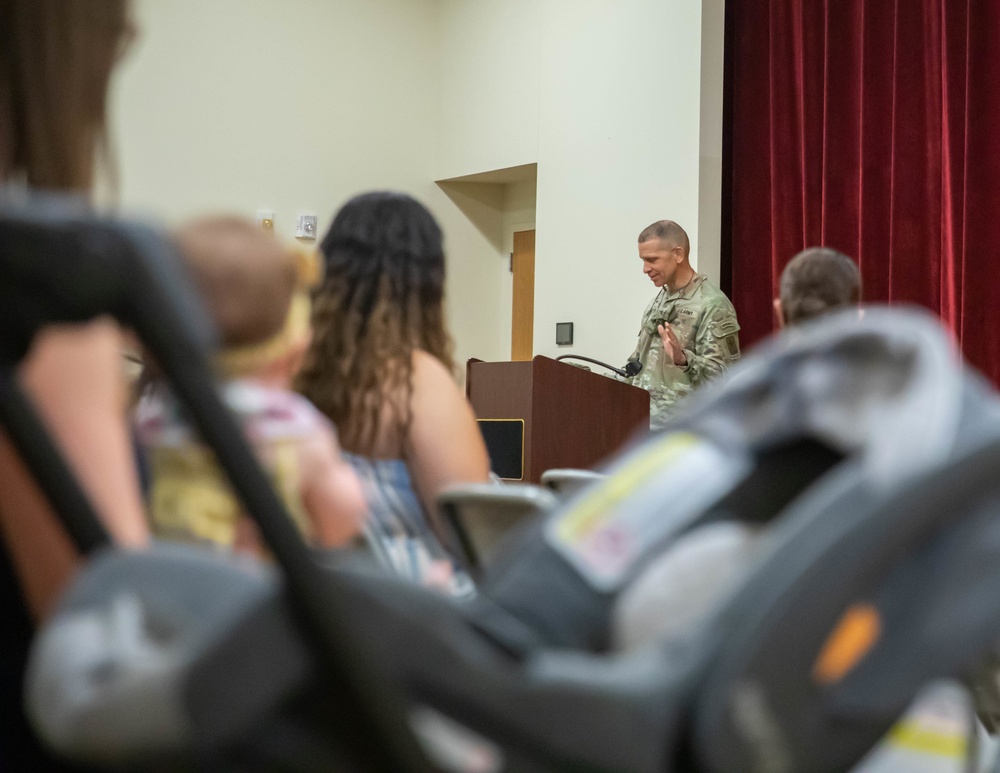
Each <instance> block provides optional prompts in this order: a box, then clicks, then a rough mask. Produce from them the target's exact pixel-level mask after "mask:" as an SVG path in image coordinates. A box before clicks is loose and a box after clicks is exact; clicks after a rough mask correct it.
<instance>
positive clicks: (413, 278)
mask: <svg viewBox="0 0 1000 773" xmlns="http://www.w3.org/2000/svg"><path fill="white" fill-rule="evenodd" d="M321 250H322V252H323V255H324V259H325V264H326V278H325V280H324V282H323V285H322V287H321V288H320V290H319V291H318V293H317V296H316V298H315V304H314V310H313V341H312V344H311V346H310V348H309V351H308V352H307V353H306V357H305V362H304V364H303V367H302V370H301V371H300V372H299V375H298V378H297V381H296V387H297V389H298V390H299V391H300V392H301V393H302V394H303V395H305V396H306V397H307V398H308V399H309V400H311V401H312V402H313V404H315V405H316V407H318V408H319V409H320V410H321V411H322V412H323V413H325V414H326V415H327V416H328V417H329V418H330V419H331V420H332V421H333V422H334V424H336V426H337V429H338V432H339V434H340V439H341V443H342V445H343V447H344V449H345V450H346V451H347V452H349V453H348V458H349V459H350V461H351V463H352V464H353V465H354V467H355V469H356V471H357V472H358V474H359V476H360V477H361V479H362V481H364V482H365V483H366V489H367V491H368V499H369V506H370V509H371V516H372V517H371V519H370V523H371V527H370V528H372V529H373V530H376V532H377V533H375V534H373V535H371V536H372V537H374V539H373V540H371V541H372V542H374V543H376V544H377V545H380V546H381V547H382V548H384V550H385V553H386V555H385V556H384V558H385V559H386V560H387V561H388V562H389V563H391V564H392V566H393V567H394V568H395V569H396V570H397V571H398V572H400V573H402V574H405V575H407V576H410V577H411V578H413V579H415V580H418V581H424V582H427V581H430V582H433V581H434V575H435V573H438V572H441V571H442V563H443V561H444V559H445V558H446V556H447V554H446V552H445V551H444V549H443V548H442V546H441V541H440V538H441V536H442V530H441V528H440V525H439V524H438V522H437V520H436V519H437V512H436V508H435V501H436V498H437V495H438V493H439V492H440V491H441V489H442V488H444V487H445V486H447V485H449V484H452V483H460V482H473V481H485V480H487V479H488V477H489V458H488V457H487V454H486V447H485V445H484V444H483V440H482V436H481V435H480V433H479V430H478V428H477V427H476V423H475V417H474V416H473V413H472V409H471V407H470V406H469V404H468V402H467V401H466V400H465V396H464V395H463V394H462V392H461V390H460V389H459V388H458V385H457V384H456V383H455V380H454V378H453V376H452V371H453V368H454V364H453V362H452V356H451V349H452V344H451V338H450V336H449V335H448V333H447V331H446V329H445V322H444V280H445V267H444V249H443V247H442V236H441V229H440V228H439V227H438V224H437V223H436V222H435V220H434V218H433V216H432V215H431V214H430V213H429V212H428V211H427V210H426V209H425V208H424V207H423V206H422V205H421V204H420V203H419V202H417V201H415V200H414V199H412V198H410V197H409V196H406V195H405V194H401V193H383V192H378V193H366V194H363V195H361V196H357V197H355V198H353V199H351V200H350V201H349V202H347V204H345V205H344V207H343V208H342V209H341V210H340V211H339V212H338V213H337V216H336V217H335V218H334V221H333V224H332V225H331V226H330V230H329V232H328V233H327V235H326V236H325V238H324V239H323V242H322V244H321ZM458 584H461V583H458ZM456 589H457V588H456Z"/></svg>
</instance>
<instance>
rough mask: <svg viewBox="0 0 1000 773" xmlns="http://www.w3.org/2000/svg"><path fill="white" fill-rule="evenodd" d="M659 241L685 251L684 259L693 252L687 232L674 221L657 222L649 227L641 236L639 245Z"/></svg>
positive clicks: (644, 229)
mask: <svg viewBox="0 0 1000 773" xmlns="http://www.w3.org/2000/svg"><path fill="white" fill-rule="evenodd" d="M653 239H658V240H659V241H661V242H670V243H671V244H673V245H674V246H676V247H680V248H681V249H682V250H684V257H687V256H688V254H689V253H690V252H691V241H690V240H689V239H688V235H687V232H686V231H685V230H684V229H683V228H681V227H680V226H679V225H677V223H675V222H674V221H673V220H657V221H656V222H655V223H653V224H652V225H647V226H646V227H645V228H643V229H642V233H640V234H639V244H642V243H643V242H649V241H652V240H653Z"/></svg>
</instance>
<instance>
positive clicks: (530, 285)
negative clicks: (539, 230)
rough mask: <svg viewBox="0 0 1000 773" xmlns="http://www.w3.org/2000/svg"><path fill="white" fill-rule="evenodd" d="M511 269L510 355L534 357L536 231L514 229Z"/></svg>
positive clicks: (521, 357)
mask: <svg viewBox="0 0 1000 773" xmlns="http://www.w3.org/2000/svg"><path fill="white" fill-rule="evenodd" d="M511 271H512V272H513V273H514V302H513V306H512V311H511V333H510V358H511V359H512V360H530V359H531V356H532V354H533V353H534V351H533V350H534V342H533V339H534V320H535V232H534V231H517V232H515V233H514V252H513V254H512V255H511Z"/></svg>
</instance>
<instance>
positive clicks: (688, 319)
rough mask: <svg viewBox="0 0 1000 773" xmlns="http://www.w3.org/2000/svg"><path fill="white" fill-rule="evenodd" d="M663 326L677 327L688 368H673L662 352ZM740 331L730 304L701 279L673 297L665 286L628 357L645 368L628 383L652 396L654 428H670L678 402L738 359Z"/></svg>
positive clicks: (651, 407)
mask: <svg viewBox="0 0 1000 773" xmlns="http://www.w3.org/2000/svg"><path fill="white" fill-rule="evenodd" d="M662 322H669V323H670V325H671V326H672V327H673V330H674V333H675V334H676V335H677V340H678V341H680V343H681V346H683V347H684V352H685V353H686V354H687V365H684V366H677V365H674V364H673V362H672V361H671V359H670V358H669V357H668V356H667V355H666V353H665V352H664V351H663V343H662V342H661V340H660V334H659V332H658V331H657V326H658V325H659V324H660V323H662ZM739 329H740V326H739V323H738V322H737V321H736V311H735V310H734V309H733V305H732V304H731V303H730V302H729V299H728V298H727V297H726V296H725V295H723V294H722V291H721V290H719V289H718V288H717V287H715V286H713V285H712V284H711V282H709V281H708V279H707V278H706V277H705V276H703V275H702V274H696V275H695V277H694V279H692V280H691V283H690V284H688V286H687V287H684V288H683V289H682V290H678V291H677V292H675V293H673V294H671V293H670V291H669V290H668V289H667V288H666V287H663V288H661V289H660V292H659V293H657V295H656V297H655V298H653V301H652V303H650V304H649V306H648V307H646V311H645V313H643V315H642V328H641V329H640V330H639V341H638V343H637V345H636V348H635V351H634V352H633V353H632V355H631V357H630V358H629V359H638V360H639V361H640V362H641V363H642V364H643V368H642V370H641V371H640V372H639V374H638V375H637V376H635V377H634V378H632V379H631V380H630V383H631V384H633V385H634V386H637V387H641V388H642V389H645V390H647V391H648V392H649V395H650V402H649V425H650V427H651V428H652V429H659V428H660V427H662V426H663V425H664V424H665V423H666V421H667V418H668V417H669V415H670V411H671V409H672V408H673V406H674V404H675V403H676V402H677V401H678V400H679V399H681V398H682V397H683V396H684V395H686V394H688V393H689V392H691V391H692V390H693V389H694V388H695V387H697V386H698V385H699V384H701V383H703V382H704V381H707V380H708V379H710V378H712V377H713V376H717V375H719V374H720V373H722V371H724V370H725V369H726V367H727V366H728V365H730V364H731V363H732V362H734V361H735V360H737V359H739V356H740V341H739V336H738V332H739Z"/></svg>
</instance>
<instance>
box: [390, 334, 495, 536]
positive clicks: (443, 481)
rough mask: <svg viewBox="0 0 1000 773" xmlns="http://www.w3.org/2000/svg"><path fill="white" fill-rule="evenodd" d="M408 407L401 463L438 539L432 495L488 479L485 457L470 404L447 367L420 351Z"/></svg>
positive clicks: (488, 472) (417, 354) (434, 501)
mask: <svg viewBox="0 0 1000 773" xmlns="http://www.w3.org/2000/svg"><path fill="white" fill-rule="evenodd" d="M410 406H411V411H412V419H411V422H410V431H409V435H408V437H407V438H406V448H405V450H406V458H407V464H408V466H409V468H410V474H411V475H412V476H413V482H414V485H415V486H416V489H417V494H418V495H419V496H420V501H421V502H422V503H423V505H424V510H425V512H427V513H428V515H429V517H430V519H431V525H432V526H433V528H434V529H435V531H436V532H437V534H438V536H439V537H441V538H443V529H442V527H441V524H440V522H439V515H438V512H437V497H438V494H439V493H440V492H441V491H442V489H444V488H445V487H447V486H449V485H452V484H455V483H476V482H482V481H486V480H489V475H490V460H489V456H488V455H487V453H486V445H485V443H483V436H482V434H481V433H480V432H479V427H478V426H477V425H476V417H475V415H474V414H473V412H472V406H470V405H469V403H468V401H467V400H466V399H465V395H464V394H462V391H461V390H460V389H459V387H458V384H456V383H455V380H454V378H452V375H451V373H449V372H448V370H447V368H445V366H444V365H442V364H441V362H440V361H439V360H437V359H436V358H435V357H432V356H431V355H429V354H427V353H426V352H423V351H417V352H414V355H413V397H412V400H411V403H410Z"/></svg>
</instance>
